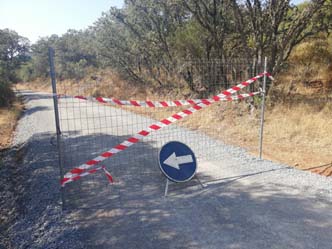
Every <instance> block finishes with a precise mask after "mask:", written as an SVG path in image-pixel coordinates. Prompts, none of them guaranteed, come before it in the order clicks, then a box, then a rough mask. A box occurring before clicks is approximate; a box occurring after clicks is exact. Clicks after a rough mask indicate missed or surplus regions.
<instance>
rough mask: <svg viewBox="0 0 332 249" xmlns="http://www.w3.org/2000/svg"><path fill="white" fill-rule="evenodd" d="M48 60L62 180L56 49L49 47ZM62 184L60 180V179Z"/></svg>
mask: <svg viewBox="0 0 332 249" xmlns="http://www.w3.org/2000/svg"><path fill="white" fill-rule="evenodd" d="M48 60H49V66H50V77H51V84H52V93H53V106H54V116H55V128H56V138H57V139H56V140H57V151H58V160H59V171H60V180H61V179H62V178H63V176H64V174H63V164H62V150H61V130H60V118H59V109H58V96H57V90H56V77H55V67H54V49H53V48H51V47H49V48H48ZM59 184H60V181H59ZM60 193H61V205H62V210H64V209H65V198H64V190H63V188H62V187H61V190H60Z"/></svg>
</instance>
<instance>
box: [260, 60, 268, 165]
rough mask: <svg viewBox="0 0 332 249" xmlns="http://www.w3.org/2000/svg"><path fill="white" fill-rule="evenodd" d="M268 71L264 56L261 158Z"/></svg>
mask: <svg viewBox="0 0 332 249" xmlns="http://www.w3.org/2000/svg"><path fill="white" fill-rule="evenodd" d="M266 73H267V58H266V57H265V58H264V78H263V91H262V96H263V98H262V104H261V125H260V131H259V159H262V153H263V132H264V115H265V96H266Z"/></svg>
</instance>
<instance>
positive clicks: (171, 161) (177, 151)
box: [159, 141, 197, 182]
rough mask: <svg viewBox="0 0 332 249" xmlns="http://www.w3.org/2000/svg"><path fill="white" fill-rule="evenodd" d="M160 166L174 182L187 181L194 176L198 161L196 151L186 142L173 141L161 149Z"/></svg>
mask: <svg viewBox="0 0 332 249" xmlns="http://www.w3.org/2000/svg"><path fill="white" fill-rule="evenodd" d="M159 166H160V169H161V171H162V172H163V173H164V175H165V176H166V177H167V178H168V179H169V180H171V181H173V182H186V181H189V180H190V179H191V178H193V177H194V175H195V173H196V168H197V162H196V157H195V154H194V152H193V151H192V150H191V149H190V148H189V147H188V146H187V145H185V144H183V143H180V142H177V141H172V142H168V143H166V144H165V145H164V146H163V147H162V148H161V150H160V151H159Z"/></svg>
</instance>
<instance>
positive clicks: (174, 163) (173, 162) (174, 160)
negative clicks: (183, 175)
mask: <svg viewBox="0 0 332 249" xmlns="http://www.w3.org/2000/svg"><path fill="white" fill-rule="evenodd" d="M193 161H194V160H193V157H192V155H186V156H179V157H177V156H176V155H175V152H173V154H171V155H170V156H169V157H168V158H167V159H166V160H165V161H164V164H167V165H168V166H170V167H173V168H175V169H180V164H184V163H192V162H193Z"/></svg>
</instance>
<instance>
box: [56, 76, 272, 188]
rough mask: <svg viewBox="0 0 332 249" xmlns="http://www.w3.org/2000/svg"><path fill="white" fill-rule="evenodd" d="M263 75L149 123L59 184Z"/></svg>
mask: <svg viewBox="0 0 332 249" xmlns="http://www.w3.org/2000/svg"><path fill="white" fill-rule="evenodd" d="M264 75H267V76H268V77H271V75H270V74H269V73H261V74H259V75H257V76H255V77H253V78H251V79H249V80H247V81H244V82H242V83H240V84H238V85H236V86H233V87H231V88H229V89H227V90H225V91H223V92H222V93H220V94H218V95H216V96H214V97H212V98H210V99H206V100H205V101H202V102H200V103H198V104H196V105H194V106H192V107H190V108H188V109H185V110H183V111H181V112H178V113H176V114H173V115H172V116H170V117H168V118H165V119H163V120H161V121H159V122H157V123H155V124H152V125H150V126H149V127H148V128H147V129H145V130H141V131H140V132H138V133H137V134H135V135H134V136H132V137H130V138H128V139H127V140H125V141H123V142H122V143H120V144H118V145H117V146H115V147H113V148H112V149H110V150H108V151H105V152H103V153H102V154H101V155H99V156H98V157H96V158H94V159H92V160H89V161H87V162H85V163H84V164H81V165H80V166H78V167H75V168H73V169H72V170H70V171H69V172H67V173H66V174H65V175H64V178H63V179H62V180H61V186H62V187H63V186H65V185H66V184H67V183H69V182H72V181H76V180H78V179H80V178H81V177H83V176H86V175H89V174H93V173H95V172H96V170H95V171H93V170H92V171H93V172H90V173H88V172H87V170H88V169H89V168H91V167H92V166H94V165H96V164H98V163H100V162H102V161H104V160H106V159H108V158H110V157H112V156H114V155H115V154H117V153H119V152H121V151H124V150H126V149H128V148H129V147H130V146H132V145H134V144H136V143H137V142H139V141H140V140H141V139H142V138H144V137H146V136H148V135H149V134H150V133H151V132H153V131H157V130H160V129H161V128H163V127H166V126H168V125H170V124H172V123H175V122H176V121H178V120H180V119H182V118H184V117H186V116H189V115H191V114H193V113H194V112H196V111H198V110H201V109H202V108H205V107H207V106H209V105H211V104H212V103H215V102H218V101H220V100H221V99H222V98H226V99H227V98H232V96H231V95H232V94H234V93H236V92H238V91H239V90H241V89H242V88H244V87H247V86H249V85H250V84H251V83H253V82H255V81H256V80H257V79H259V78H262V77H263V76H264ZM250 95H251V96H253V93H251V94H249V96H250ZM231 100H233V99H231ZM90 171H91V170H90Z"/></svg>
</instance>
